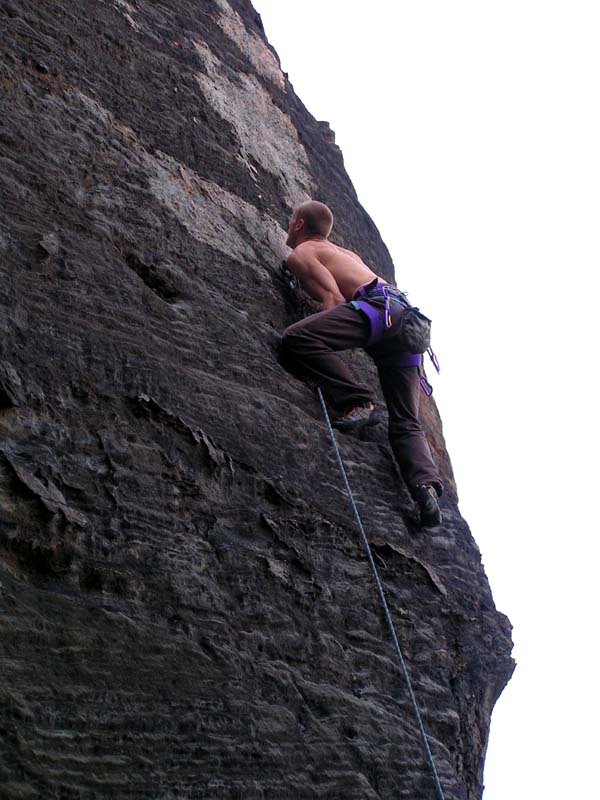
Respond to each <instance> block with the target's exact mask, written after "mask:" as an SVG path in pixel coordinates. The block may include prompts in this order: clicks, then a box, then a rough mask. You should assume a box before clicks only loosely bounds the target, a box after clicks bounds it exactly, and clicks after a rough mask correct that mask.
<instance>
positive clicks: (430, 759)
mask: <svg viewBox="0 0 600 800" xmlns="http://www.w3.org/2000/svg"><path fill="white" fill-rule="evenodd" d="M317 394H318V395H319V400H320V401H321V408H322V409H323V416H324V417H325V422H326V424H327V429H328V431H329V436H330V437H331V441H332V442H333V449H334V450H335V455H336V458H337V462H338V465H339V468H340V472H341V473H342V478H343V480H344V485H345V487H346V492H347V494H348V499H349V500H350V505H351V506H352V511H353V512H354V518H355V520H356V524H357V526H358V530H359V533H360V537H361V540H362V544H363V547H364V549H365V552H366V554H367V558H368V560H369V564H370V566H371V571H372V572H373V577H374V578H375V583H376V585H377V592H378V593H379V599H380V600H381V605H382V606H383V611H384V613H385V618H386V621H387V624H388V627H389V629H390V633H391V635H392V640H393V642H394V648H395V650H396V655H397V656H398V661H399V663H400V668H401V670H402V673H403V675H404V680H405V682H406V687H407V689H408V696H409V698H410V702H411V705H412V708H413V711H414V714H415V719H416V721H417V726H418V728H419V731H420V734H421V739H422V742H423V748H424V750H425V754H426V757H427V761H428V764H429V767H430V769H431V773H432V776H433V780H434V783H435V791H436V797H437V800H445V798H444V792H443V790H442V785H441V783H440V779H439V776H438V773H437V770H436V767H435V763H434V761H433V756H432V754H431V749H430V747H429V741H428V740H427V734H426V733H425V728H424V727H423V721H422V719H421V714H420V712H419V707H418V705H417V700H416V698H415V695H414V692H413V688H412V684H411V681H410V675H409V673H408V668H407V666H406V663H405V661H404V657H403V655H402V650H401V649H400V644H399V642H398V637H397V635H396V629H395V628H394V623H393V621H392V616H391V614H390V610H389V607H388V604H387V600H386V599H385V594H384V591H383V586H382V584H381V580H380V578H379V573H378V571H377V567H376V566H375V561H374V559H373V553H372V552H371V546H370V545H369V540H368V539H367V535H366V533H365V529H364V528H363V524H362V521H361V518H360V515H359V513H358V509H357V507H356V502H355V501H354V495H353V494H352V489H351V488H350V483H349V482H348V476H347V475H346V469H345V467H344V462H343V461H342V456H341V454H340V450H339V447H338V444H337V440H336V438H335V433H334V432H333V428H332V426H331V420H330V419H329V414H328V413H327V407H326V405H325V400H324V399H323V393H322V392H321V389H320V388H319V387H317Z"/></svg>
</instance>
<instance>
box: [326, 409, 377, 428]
mask: <svg viewBox="0 0 600 800" xmlns="http://www.w3.org/2000/svg"><path fill="white" fill-rule="evenodd" d="M378 422H379V417H378V416H377V415H376V414H375V406H374V405H373V403H371V404H370V405H368V406H355V407H354V408H351V409H350V411H346V413H345V414H344V415H343V416H342V417H339V418H338V419H336V420H334V421H333V423H332V425H333V427H334V428H337V429H338V430H339V431H343V432H345V433H352V432H354V431H358V430H360V429H361V428H366V427H368V426H370V425H377V423H378Z"/></svg>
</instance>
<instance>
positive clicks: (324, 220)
mask: <svg viewBox="0 0 600 800" xmlns="http://www.w3.org/2000/svg"><path fill="white" fill-rule="evenodd" d="M295 214H296V219H298V220H300V219H303V220H304V230H305V231H306V233H307V235H308V236H324V237H325V238H327V237H328V236H329V234H330V232H331V228H332V227H333V214H332V213H331V211H330V210H329V208H328V207H327V206H326V205H325V203H319V201H318V200H309V201H308V202H306V203H302V205H300V206H298V208H297V209H296V211H295Z"/></svg>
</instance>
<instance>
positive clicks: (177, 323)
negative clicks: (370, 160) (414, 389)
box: [0, 0, 512, 800]
mask: <svg viewBox="0 0 600 800" xmlns="http://www.w3.org/2000/svg"><path fill="white" fill-rule="evenodd" d="M0 22H1V25H2V30H3V34H2V38H1V45H0V47H1V51H2V68H1V70H2V71H1V73H0V92H1V105H2V107H1V126H2V127H1V131H0V191H1V202H0V303H1V316H0V326H1V331H0V334H1V335H0V579H1V582H2V585H1V589H0V611H1V617H0V625H1V641H0V647H1V657H2V683H1V685H0V701H1V702H0V731H1V734H2V736H1V744H0V796H1V797H6V798H15V799H16V798H38V797H39V798H61V800H62V799H65V798H96V797H122V798H129V797H140V798H141V797H147V798H188V797H189V798H192V797H194V798H207V799H208V798H210V800H213V799H214V800H217V799H218V798H227V800H233V799H234V798H244V800H254V798H269V799H273V800H274V799H275V798H282V797H289V798H298V799H299V800H300V799H301V798H307V799H308V798H331V800H333V799H334V798H340V799H341V798H344V800H346V799H347V798H356V799H357V800H367V799H368V798H390V797H405V798H412V800H416V799H417V798H430V797H433V786H432V781H431V778H430V776H429V773H428V771H427V768H426V765H425V762H424V758H423V754H422V751H421V747H420V743H419V739H418V736H417V732H416V728H415V724H414V722H413V718H412V715H411V712H410V708H409V705H408V702H407V697H406V692H405V689H404V686H403V685H402V679H401V676H400V674H399V671H398V669H397V667H396V665H395V662H394V658H393V651H392V648H391V645H390V643H389V638H388V635H387V632H386V629H385V627H384V621H383V617H382V614H381V612H380V609H379V607H378V603H377V597H376V594H375V590H374V587H373V585H372V582H371V578H370V573H369V570H368V565H367V563H366V561H365V558H364V555H363V553H362V551H361V549H360V543H359V541H358V538H357V534H356V533H355V530H354V527H353V522H352V516H351V513H350V511H349V509H348V507H347V503H346V500H345V499H344V496H343V493H342V491H341V484H340V479H339V477H338V474H337V472H336V466H335V462H334V460H333V456H332V452H331V449H330V445H329V442H328V440H327V436H326V430H325V427H324V425H323V423H322V420H321V417H320V410H319V407H318V404H317V401H316V399H315V398H314V396H312V395H311V393H310V392H309V390H308V389H307V388H306V387H305V386H304V385H303V384H301V383H299V382H297V381H294V380H293V379H292V378H290V377H289V376H287V375H286V374H285V373H284V372H282V370H281V369H280V368H279V367H278V365H277V363H276V361H275V348H276V342H277V333H278V332H280V331H281V330H282V329H283V328H284V327H285V326H286V325H287V324H289V323H290V322H291V321H293V320H295V319H296V318H298V317H299V315H301V314H303V313H305V311H306V309H305V308H304V306H303V301H302V299H301V298H299V297H298V296H297V294H296V293H295V292H294V291H293V290H292V289H291V287H290V286H289V285H288V283H287V282H286V280H285V278H284V277H283V275H282V273H281V271H280V264H281V260H282V258H283V257H284V256H285V254H286V250H285V247H284V245H283V242H284V238H285V236H284V228H285V226H286V222H287V218H288V215H289V213H290V211H291V208H292V206H293V205H294V204H295V203H297V202H299V201H301V200H303V199H305V198H307V197H309V196H314V197H317V198H319V199H322V200H324V201H325V202H327V203H329V204H330V205H331V206H332V208H333V209H334V212H335V214H336V217H337V227H336V236H337V241H339V242H341V243H343V244H344V245H346V246H349V247H352V248H354V249H356V250H357V251H358V252H360V253H361V255H362V256H363V257H364V258H365V260H367V261H368V262H369V263H370V264H372V265H373V266H374V267H375V268H376V269H377V270H378V271H380V272H382V273H384V274H386V275H388V276H391V275H392V274H393V265H392V263H391V260H390V257H389V254H388V252H387V250H386V248H385V246H384V245H383V243H382V242H381V240H380V238H379V235H378V233H377V230H376V228H375V226H374V225H373V223H372V222H371V220H370V219H369V218H368V216H367V215H366V214H365V212H364V211H363V209H362V208H361V206H360V205H359V204H358V202H357V198H356V195H355V192H354V190H353V187H352V184H351V183H350V181H349V179H348V176H347V175H346V173H345V171H344V167H343V161H342V156H341V153H340V152H339V150H338V148H337V147H336V146H335V144H334V143H333V136H332V135H331V132H330V131H329V129H328V126H327V125H323V124H322V123H318V122H316V121H315V120H314V119H313V118H311V117H310V115H309V114H308V113H307V111H306V110H305V109H304V107H303V106H302V104H301V103H300V101H299V100H298V99H297V97H296V96H295V94H294V92H293V89H292V87H291V86H290V84H289V83H288V81H287V79H286V77H285V76H284V75H283V74H282V73H281V71H280V68H279V64H278V61H277V58H276V56H275V55H274V53H273V51H272V50H271V49H270V48H269V46H268V45H267V44H266V42H265V39H264V35H263V33H262V29H261V25H260V20H259V18H258V17H257V15H256V14H255V12H254V11H253V9H252V7H251V6H250V5H249V4H248V3H246V2H243V1H242V0H230V2H229V3H228V2H226V0H214V1H212V2H210V1H209V0H205V1H204V2H191V0H187V2H186V0H168V1H167V2H161V3H156V2H150V0H137V1H136V0H131V1H130V2H126V1H125V0H105V1H104V2H98V1H97V2H92V0H89V1H88V2H86V0H68V2H67V0H63V2H44V3H39V2H36V1H35V0H18V1H17V0H2V1H1V2H0ZM400 283H401V281H400ZM350 360H351V362H352V364H353V365H354V367H355V368H356V369H357V370H358V371H359V372H362V373H363V374H364V375H365V376H366V375H368V376H370V377H371V378H373V377H374V373H373V370H372V369H371V367H370V365H369V364H368V363H367V360H366V359H365V358H363V357H362V354H355V355H353V356H351V357H350ZM423 413H424V418H425V420H426V424H427V429H428V434H429V436H430V439H431V442H432V445H433V447H434V451H435V453H436V457H437V459H438V460H439V462H440V464H441V467H442V469H443V471H444V473H445V475H446V478H447V480H448V483H449V486H450V491H449V493H448V495H447V496H446V498H445V507H444V513H445V518H446V524H445V525H444V527H443V528H442V529H439V530H437V531H435V532H433V533H430V534H424V533H422V532H420V531H419V530H418V529H417V528H416V527H415V525H414V520H413V509H412V506H411V503H410V500H409V498H408V496H407V494H406V491H405V489H404V488H403V487H402V485H401V484H400V482H399V479H398V477H397V475H396V473H395V470H394V466H393V463H392V460H391V455H390V452H389V449H388V447H387V443H386V440H385V435H384V432H383V431H382V430H377V431H375V432H371V433H369V434H368V437H366V438H365V439H364V440H363V441H357V440H353V439H348V438H344V439H343V440H342V442H341V446H342V451H343V454H344V457H345V458H346V460H347V463H348V467H349V473H350V479H351V481H352V483H353V485H354V486H355V487H356V490H357V496H358V499H359V504H360V508H361V511H362V513H363V515H364V521H365V525H366V527H367V530H368V531H369V534H370V537H371V539H372V542H373V546H374V550H375V553H376V558H377V561H378V564H379V567H380V569H381V575H382V579H383V581H384V583H385V586H386V590H387V592H388V593H389V599H390V603H391V606H392V611H393V614H394V617H395V621H396V624H397V628H398V633H399V636H400V638H401V641H402V645H403V648H404V651H405V656H406V659H407V661H408V664H409V667H410V669H411V670H412V674H413V679H414V686H415V691H416V693H417V695H418V698H419V702H420V705H421V707H422V711H423V716H424V721H425V725H426V727H427V730H428V731H429V733H430V735H431V744H432V750H433V754H434V757H435V759H436V762H437V764H438V767H439V771H440V774H441V778H442V782H443V785H444V789H445V791H446V793H447V797H448V798H461V799H462V798H468V799H469V800H473V799H474V798H478V797H480V794H481V774H482V765H483V758H484V752H485V746H486V741H487V733H488V726H489V720H490V714H491V709H492V707H493V704H494V702H495V700H496V698H497V697H498V695H499V693H500V692H501V690H502V688H503V686H504V685H505V683H506V681H507V679H508V677H509V676H510V673H511V670H512V661H511V659H510V626H509V624H508V622H507V621H506V619H505V618H504V617H502V615H501V614H499V613H498V612H497V611H496V610H495V608H494V604H493V601H492V597H491V594H490V590H489V587H488V583H487V580H486V577H485V574H484V572H483V568H482V565H481V559H480V555H479V552H478V549H477V546H476V545H475V543H474V541H473V539H472V537H471V534H470V532H469V530H468V527H467V525H466V524H465V522H464V521H463V520H462V519H461V517H460V515H459V513H458V511H457V507H456V496H455V493H454V490H453V488H452V487H453V483H452V476H451V468H450V464H449V461H448V457H447V454H446V451H445V448H444V443H443V439H442V436H441V426H440V422H439V418H438V416H437V412H436V410H435V406H434V404H433V403H431V402H426V403H425V404H424V409H423Z"/></svg>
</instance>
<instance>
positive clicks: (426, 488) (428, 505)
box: [415, 483, 442, 528]
mask: <svg viewBox="0 0 600 800" xmlns="http://www.w3.org/2000/svg"><path fill="white" fill-rule="evenodd" d="M415 500H416V501H417V505H418V506H419V510H420V512H421V525H422V526H423V527H424V528H435V527H436V526H437V525H441V524H442V511H441V509H440V505H439V503H438V497H437V492H436V490H435V488H434V487H433V486H430V485H429V484H427V483H420V484H419V485H418V486H417V488H416V489H415Z"/></svg>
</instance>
